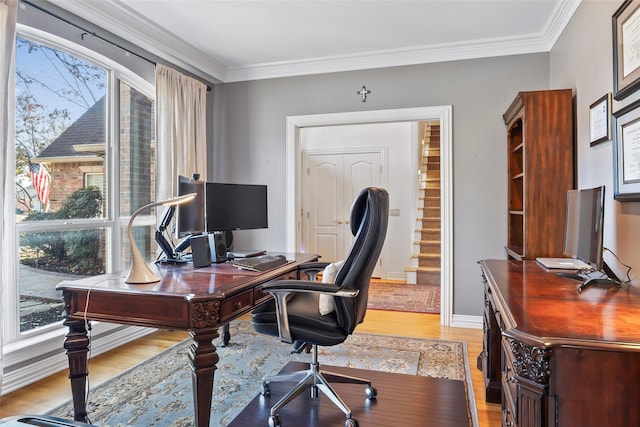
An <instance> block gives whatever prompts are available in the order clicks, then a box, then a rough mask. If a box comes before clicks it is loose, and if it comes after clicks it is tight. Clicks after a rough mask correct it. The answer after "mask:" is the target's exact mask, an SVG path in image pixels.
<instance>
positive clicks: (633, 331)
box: [478, 260, 640, 427]
mask: <svg viewBox="0 0 640 427" xmlns="http://www.w3.org/2000/svg"><path fill="white" fill-rule="evenodd" d="M480 265H481V270H482V278H483V282H484V290H485V307H486V308H487V312H485V325H484V346H483V350H482V352H481V354H480V355H479V356H478V365H479V367H480V368H481V369H482V371H483V376H484V378H485V389H486V392H487V394H486V396H487V400H488V401H493V402H496V401H498V402H501V403H502V425H503V426H505V427H506V426H519V427H533V426H536V427H562V426H581V427H590V426H593V427H601V426H637V425H640V406H639V405H638V402H640V291H639V290H638V289H636V288H634V287H629V288H628V289H617V288H611V287H597V286H594V287H589V288H587V289H586V290H584V291H583V292H582V293H578V291H577V287H578V284H577V282H576V281H574V280H571V279H567V278H562V277H559V276H557V274H556V273H555V272H550V271H547V270H545V269H544V268H543V267H541V266H540V265H538V264H537V263H536V262H535V261H514V260H484V261H481V262H480Z"/></svg>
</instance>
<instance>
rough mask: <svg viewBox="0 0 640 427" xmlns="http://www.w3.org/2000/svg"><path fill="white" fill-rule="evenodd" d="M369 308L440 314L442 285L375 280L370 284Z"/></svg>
mask: <svg viewBox="0 0 640 427" xmlns="http://www.w3.org/2000/svg"><path fill="white" fill-rule="evenodd" d="M367 308H369V309H371V310H391V311H409V312H413V313H433V314H439V313H440V287H439V286H435V285H410V284H408V283H403V282H384V281H379V280H373V281H371V284H370V285H369V304H368V305H367Z"/></svg>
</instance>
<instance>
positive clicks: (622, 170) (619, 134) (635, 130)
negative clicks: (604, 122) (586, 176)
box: [613, 100, 640, 202]
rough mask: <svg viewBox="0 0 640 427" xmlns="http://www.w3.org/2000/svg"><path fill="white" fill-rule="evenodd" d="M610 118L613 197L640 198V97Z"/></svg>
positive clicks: (626, 199) (632, 200)
mask: <svg viewBox="0 0 640 427" xmlns="http://www.w3.org/2000/svg"><path fill="white" fill-rule="evenodd" d="M613 118H614V122H615V124H614V126H613V129H614V138H613V197H614V199H616V200H619V201H621V202H630V201H631V202H635V201H640V100H638V101H635V102H633V103H632V104H630V105H627V106H626V107H624V108H622V109H620V110H618V111H616V112H615V113H614V114H613Z"/></svg>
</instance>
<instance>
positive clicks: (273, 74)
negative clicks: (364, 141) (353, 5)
mask: <svg viewBox="0 0 640 427" xmlns="http://www.w3.org/2000/svg"><path fill="white" fill-rule="evenodd" d="M581 2H582V0H566V1H565V0H560V1H557V2H556V3H555V6H554V9H553V11H552V12H551V15H550V16H549V20H548V21H547V22H546V24H545V27H544V29H543V31H542V32H541V33H537V34H529V35H523V36H519V37H510V38H494V39H484V40H472V41H469V42H461V43H451V44H441V45H430V46H420V47H415V48H406V49H394V50H386V51H377V52H365V53H363V54H356V55H344V56H333V57H324V58H312V59H307V60H301V61H287V62H273V63H266V64H254V65H248V66H243V67H230V68H228V69H227V72H226V74H225V78H224V81H225V82H237V81H246V80H260V79H270V78H279V77H292V76H301V75H310V74H323V73H335V72H341V71H355V70H365V69H374V68H387V67H398V66H406V65H417V64H429V63H436V62H446V61H459V60H464V59H479V58H490V57H497V56H509V55H521V54H527V53H539V52H549V51H551V49H552V48H553V46H554V45H555V43H556V41H557V40H558V38H559V37H560V35H561V34H562V31H564V28H565V27H566V26H567V24H568V23H569V21H570V20H571V17H572V16H573V14H574V13H575V11H576V10H577V9H578V6H580V3H581Z"/></svg>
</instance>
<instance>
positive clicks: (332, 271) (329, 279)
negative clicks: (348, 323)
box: [319, 261, 344, 316]
mask: <svg viewBox="0 0 640 427" xmlns="http://www.w3.org/2000/svg"><path fill="white" fill-rule="evenodd" d="M342 264H344V261H338V262H334V263H331V264H329V265H327V266H326V267H325V268H324V271H323V272H322V283H333V282H334V281H335V279H336V275H337V274H338V271H339V270H340V268H341V267H342ZM319 309H320V314H321V315H323V316H325V315H327V314H329V313H331V312H332V311H334V310H335V309H336V305H335V302H334V300H333V297H332V296H331V295H325V294H321V295H320V298H319Z"/></svg>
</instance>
